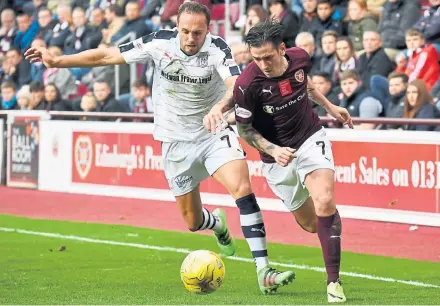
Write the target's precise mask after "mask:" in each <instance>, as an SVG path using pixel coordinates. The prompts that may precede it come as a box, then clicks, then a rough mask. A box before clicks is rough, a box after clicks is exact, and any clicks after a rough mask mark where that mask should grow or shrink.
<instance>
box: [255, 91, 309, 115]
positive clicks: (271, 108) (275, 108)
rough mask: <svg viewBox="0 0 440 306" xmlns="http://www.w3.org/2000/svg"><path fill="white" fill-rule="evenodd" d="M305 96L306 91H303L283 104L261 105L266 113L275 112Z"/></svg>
mask: <svg viewBox="0 0 440 306" xmlns="http://www.w3.org/2000/svg"><path fill="white" fill-rule="evenodd" d="M305 96H306V93H303V94H302V95H299V96H298V97H297V98H296V99H295V100H290V101H289V102H287V103H285V104H284V105H281V106H272V105H264V106H263V111H264V112H265V113H267V114H273V113H275V112H278V111H280V110H283V109H285V108H286V107H288V106H291V105H293V104H295V103H297V102H299V101H301V100H302V99H304V97H305Z"/></svg>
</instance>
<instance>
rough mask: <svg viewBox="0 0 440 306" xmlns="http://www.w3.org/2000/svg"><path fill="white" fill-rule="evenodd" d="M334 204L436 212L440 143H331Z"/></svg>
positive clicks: (438, 189) (439, 181)
mask: <svg viewBox="0 0 440 306" xmlns="http://www.w3.org/2000/svg"><path fill="white" fill-rule="evenodd" d="M332 149H333V154H334V158H335V166H336V169H335V171H336V172H335V175H336V185H335V197H336V203H338V204H346V205H355V206H369V207H378V208H394V209H403V210H415V211H423V212H439V207H438V201H439V193H440V159H439V156H440V146H439V145H433V144H407V143H372V142H340V141H334V142H333V146H332Z"/></svg>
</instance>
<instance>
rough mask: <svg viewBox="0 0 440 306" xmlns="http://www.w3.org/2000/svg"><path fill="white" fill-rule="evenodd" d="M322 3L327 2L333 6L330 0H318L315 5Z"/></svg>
mask: <svg viewBox="0 0 440 306" xmlns="http://www.w3.org/2000/svg"><path fill="white" fill-rule="evenodd" d="M323 3H328V4H329V5H330V6H331V7H333V2H332V1H330V0H318V3H317V5H316V6H318V5H320V4H323Z"/></svg>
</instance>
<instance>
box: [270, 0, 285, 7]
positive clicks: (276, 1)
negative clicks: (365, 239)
mask: <svg viewBox="0 0 440 306" xmlns="http://www.w3.org/2000/svg"><path fill="white" fill-rule="evenodd" d="M275 3H279V4H281V5H282V6H284V7H285V6H286V4H287V3H286V0H269V1H268V4H267V5H268V6H271V5H272V4H275Z"/></svg>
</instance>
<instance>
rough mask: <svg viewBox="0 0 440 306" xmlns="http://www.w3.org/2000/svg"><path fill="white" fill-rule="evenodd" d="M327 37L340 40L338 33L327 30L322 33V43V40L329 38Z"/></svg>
mask: <svg viewBox="0 0 440 306" xmlns="http://www.w3.org/2000/svg"><path fill="white" fill-rule="evenodd" d="M327 36H331V37H334V38H335V40H337V39H338V33H336V31H333V30H327V31H324V33H322V36H321V41H322V39H323V38H324V37H327Z"/></svg>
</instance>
